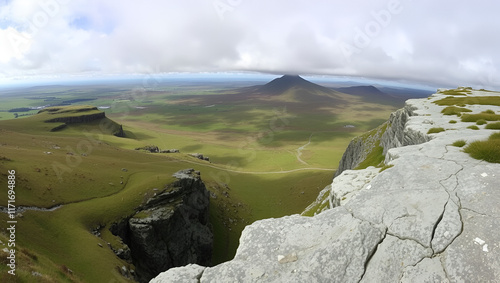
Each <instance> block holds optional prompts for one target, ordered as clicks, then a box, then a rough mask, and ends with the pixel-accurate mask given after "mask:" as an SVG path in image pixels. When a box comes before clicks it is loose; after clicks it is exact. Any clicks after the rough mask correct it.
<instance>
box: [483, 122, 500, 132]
mask: <svg viewBox="0 0 500 283" xmlns="http://www.w3.org/2000/svg"><path fill="white" fill-rule="evenodd" d="M486 129H489V130H500V122H495V123H490V124H488V125H486Z"/></svg>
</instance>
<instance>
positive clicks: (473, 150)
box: [464, 133, 500, 163]
mask: <svg viewBox="0 0 500 283" xmlns="http://www.w3.org/2000/svg"><path fill="white" fill-rule="evenodd" d="M464 152H466V153H468V154H469V155H470V156H471V157H473V158H475V159H479V160H484V161H487V162H490V163H500V133H494V134H492V135H491V136H490V137H489V139H488V140H486V141H475V142H472V143H470V144H469V145H468V146H467V147H465V148H464Z"/></svg>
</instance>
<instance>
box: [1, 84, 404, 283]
mask: <svg viewBox="0 0 500 283" xmlns="http://www.w3.org/2000/svg"><path fill="white" fill-rule="evenodd" d="M342 91H344V92H340V91H339V90H334V89H333V88H329V87H324V86H320V85H317V84H314V83H311V82H309V81H306V80H304V79H302V78H300V77H298V76H283V77H281V78H277V79H275V80H273V81H271V82H269V83H267V84H257V83H255V84H253V83H250V82H240V83H231V84H221V83H209V82H202V83H200V82H182V83H181V82H170V83H165V84H157V85H156V84H155V85H154V87H144V85H143V84H136V85H134V84H125V83H122V84H113V85H94V84H88V85H81V86H62V85H61V86H44V87H35V88H29V89H18V90H10V91H4V92H3V93H2V94H1V97H0V99H1V100H2V104H1V105H0V172H2V173H1V175H0V183H1V184H6V183H7V182H6V181H7V175H6V172H7V171H8V170H15V171H16V180H17V184H16V206H18V207H19V206H22V207H25V209H24V210H22V211H20V212H19V213H20V215H18V220H19V225H18V229H17V231H16V233H17V242H18V245H19V247H20V253H18V255H19V257H20V259H19V266H18V272H19V278H21V279H23V278H24V279H25V280H26V282H27V280H28V278H30V277H31V276H32V272H39V273H41V274H43V277H42V279H41V281H40V282H60V281H68V282H71V281H75V282H113V280H116V281H117V282H121V281H124V280H125V279H124V277H122V276H121V274H120V270H119V269H120V267H121V266H123V265H127V263H124V262H123V261H122V260H121V259H119V258H118V257H116V256H115V254H114V253H113V251H112V250H111V249H109V248H106V247H107V243H110V244H111V245H112V246H115V245H117V244H118V242H119V241H120V240H119V239H118V237H116V236H114V235H112V234H111V233H110V232H109V230H108V228H109V225H111V224H112V223H114V222H116V221H118V220H120V219H121V218H123V217H124V216H126V215H130V214H132V213H133V212H134V209H135V208H136V207H137V206H138V205H140V204H141V203H142V202H144V201H145V200H146V199H147V198H149V197H150V196H152V195H154V194H155V189H157V188H161V187H162V186H164V185H165V184H167V183H169V182H171V181H172V179H173V177H172V174H173V173H174V172H177V171H178V170H181V169H186V168H194V169H195V170H198V171H200V172H201V178H202V179H203V181H204V182H205V184H206V186H207V189H208V190H209V191H210V194H211V199H210V201H211V204H210V220H211V221H210V222H211V224H212V227H213V230H214V236H215V242H214V257H213V264H217V263H220V262H223V261H227V260H229V259H231V258H232V257H233V256H234V253H235V251H236V248H237V246H238V239H239V236H240V234H241V231H242V230H243V228H244V227H245V226H246V225H248V224H250V223H252V222H254V221H256V220H260V219H264V218H276V217H281V216H284V215H291V214H297V213H301V212H302V211H303V210H304V209H305V208H306V207H307V206H308V205H309V204H310V203H312V202H313V201H314V200H315V199H316V197H317V195H318V193H319V192H320V191H321V190H322V189H323V188H324V187H325V186H327V185H329V184H330V183H331V180H332V178H333V175H334V172H335V169H336V166H337V165H338V162H339V160H340V159H341V157H342V154H343V152H344V150H345V148H346V147H347V145H348V143H349V142H350V141H351V139H353V138H354V137H356V136H359V135H361V134H363V133H364V132H366V131H369V130H371V129H373V128H376V127H377V126H379V125H380V124H382V123H383V122H384V121H386V120H387V118H388V117H389V115H390V113H391V112H392V111H394V110H396V109H397V108H399V107H401V106H402V105H403V101H404V99H402V98H401V97H397V96H390V95H388V94H386V93H383V92H380V91H378V90H377V89H375V88H365V89H361V90H360V89H349V88H347V89H342ZM349 92H350V93H351V94H349ZM56 105H59V106H56ZM47 106H52V107H56V108H57V109H59V110H56V111H55V112H54V113H53V114H50V113H48V112H50V111H44V109H45V110H46V109H50V107H47ZM12 109H15V110H16V109H17V110H22V111H12ZM40 110H42V111H41V112H40ZM9 111H11V112H9ZM39 112H40V113H39ZM56 112H57V113H56ZM37 113H39V114H37ZM99 113H105V117H100V118H99V119H93V120H92V121H89V122H86V121H82V122H78V123H68V124H67V125H66V124H65V123H62V122H57V121H55V122H47V120H50V118H53V117H59V116H61V117H68V116H74V117H82V116H86V115H101V114H99ZM51 115H53V116H51ZM15 117H18V118H15ZM118 132H120V133H122V134H117V133H118ZM147 146H155V147H158V148H159V149H160V150H165V151H166V150H169V151H170V153H160V152H158V153H156V152H155V153H153V152H150V151H147V150H137V149H138V148H144V147H147ZM173 149H175V150H173ZM177 150H178V152H177ZM194 153H200V154H203V156H204V157H208V158H206V159H205V160H203V159H199V158H196V157H193V156H192V155H191V154H194ZM0 203H1V204H2V205H1V206H3V204H6V203H7V194H1V195H0ZM0 218H1V220H2V221H4V220H7V215H6V214H5V213H2V214H0ZM95 231H98V232H99V233H100V236H99V237H96V235H95V234H96V233H93V232H95ZM6 239H7V238H6V236H5V235H2V236H1V240H2V242H5V241H6ZM103 247H104V248H103ZM2 258H5V257H3V256H2ZM3 266H5V265H3ZM2 268H5V267H2ZM2 274H6V272H2ZM8 279H9V278H8V277H5V276H4V278H0V281H2V282H8V281H3V280H8Z"/></svg>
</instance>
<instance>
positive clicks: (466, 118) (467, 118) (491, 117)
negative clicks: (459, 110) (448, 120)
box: [461, 111, 500, 122]
mask: <svg viewBox="0 0 500 283" xmlns="http://www.w3.org/2000/svg"><path fill="white" fill-rule="evenodd" d="M461 119H462V122H477V121H478V120H485V121H500V115H497V114H491V113H490V112H487V111H484V112H481V113H479V114H464V115H462V118H461Z"/></svg>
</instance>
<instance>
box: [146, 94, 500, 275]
mask: <svg viewBox="0 0 500 283" xmlns="http://www.w3.org/2000/svg"><path fill="white" fill-rule="evenodd" d="M499 102H500V94H499V93H496V92H490V91H476V90H472V89H469V88H459V89H456V90H439V91H438V92H437V93H436V94H433V95H432V96H431V97H429V98H428V99H412V100H408V101H407V102H406V106H405V107H404V108H403V109H401V110H399V111H397V112H395V113H393V114H392V115H391V117H390V119H389V121H387V122H386V124H385V125H383V126H381V128H379V129H376V130H374V131H373V132H371V133H370V134H368V135H366V136H364V137H363V138H362V139H361V140H360V139H359V138H358V139H355V140H353V143H355V144H354V145H353V143H351V145H349V147H348V149H347V151H346V154H345V155H344V157H345V158H343V159H342V161H341V165H340V166H339V168H341V169H339V171H341V172H340V173H339V174H338V175H337V177H336V178H334V180H333V182H332V184H331V185H330V186H328V187H327V188H326V189H325V191H324V192H323V193H322V195H323V196H327V197H326V198H327V199H326V202H327V203H328V205H326V206H325V207H324V208H321V210H319V211H317V213H316V215H315V216H314V217H304V216H299V215H292V216H286V217H283V218H279V219H266V220H261V221H257V222H255V223H253V224H252V225H249V226H247V227H246V228H245V230H244V231H243V233H242V236H241V239H240V246H239V248H238V250H237V253H236V256H235V257H234V259H233V260H231V261H229V262H225V263H222V264H219V265H217V266H214V267H209V268H207V267H202V266H199V265H188V266H185V267H181V268H174V269H170V270H168V271H167V272H164V273H162V274H160V275H159V276H158V277H156V278H155V279H153V280H152V281H151V282H191V281H193V280H195V281H194V282H235V281H236V282H436V281H437V282H496V281H497V280H498V278H500V256H499V253H500V233H499V232H500V231H499V229H500V228H498V227H500V207H499V206H498V203H500V190H499V187H500V181H498V174H500V164H499V163H490V162H486V161H484V160H480V159H475V158H473V157H471V156H470V155H469V154H468V153H466V152H465V151H467V152H470V151H471V150H479V151H480V150H483V149H484V148H477V147H480V146H481V145H480V144H479V145H478V144H477V143H475V141H485V140H492V139H495V138H496V137H497V136H498V135H500V134H499V132H500V131H499V129H500V125H499V124H500V123H498V122H495V121H499V120H500V103H499ZM457 109H458V110H457ZM460 109H467V110H468V111H465V110H460ZM461 111H464V112H467V114H464V113H463V112H461ZM464 145H465V146H464ZM489 145H490V146H491V147H492V148H490V150H492V151H491V153H494V152H496V151H498V150H499V149H498V148H495V147H494V146H496V145H498V143H497V142H492V143H491V144H489ZM460 146H464V147H460ZM471 146H473V147H476V148H473V149H471V148H470V147H471ZM374 149H375V151H374ZM464 149H465V150H464ZM485 150H488V148H486V149H485ZM346 155H347V156H346ZM378 155H380V156H378ZM476 157H477V156H476ZM367 160H371V161H373V162H367ZM379 160H381V162H379ZM360 165H362V166H360ZM366 165H368V166H366ZM370 165H373V166H370ZM365 166H366V168H364V169H361V167H365ZM374 166H376V167H374ZM377 167H378V168H377ZM354 168H357V169H358V170H352V169H354ZM324 201H325V200H324Z"/></svg>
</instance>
